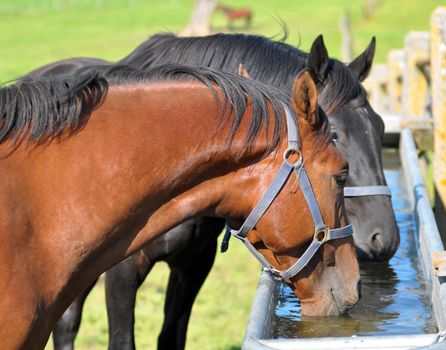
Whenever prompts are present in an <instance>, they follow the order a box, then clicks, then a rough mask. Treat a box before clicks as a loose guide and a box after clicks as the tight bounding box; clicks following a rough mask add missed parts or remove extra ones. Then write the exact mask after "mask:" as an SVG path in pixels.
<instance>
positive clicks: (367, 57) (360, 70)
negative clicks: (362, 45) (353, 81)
mask: <svg viewBox="0 0 446 350" xmlns="http://www.w3.org/2000/svg"><path fill="white" fill-rule="evenodd" d="M375 47H376V39H375V37H373V38H372V40H371V41H370V44H369V46H367V48H366V49H365V51H364V52H363V53H362V54H360V55H359V56H358V57H356V58H355V59H354V60H353V61H352V62H351V63H350V64H349V65H348V68H350V70H351V72H352V73H353V75H354V76H355V77H356V78H358V80H359V81H364V79H365V78H367V76H368V75H369V73H370V69H371V68H372V62H373V57H374V56H375Z"/></svg>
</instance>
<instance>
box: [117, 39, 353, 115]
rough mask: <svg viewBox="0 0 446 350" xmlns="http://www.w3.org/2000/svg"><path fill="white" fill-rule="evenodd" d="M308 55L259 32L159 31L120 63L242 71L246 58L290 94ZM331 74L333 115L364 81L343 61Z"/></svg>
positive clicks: (326, 103)
mask: <svg viewBox="0 0 446 350" xmlns="http://www.w3.org/2000/svg"><path fill="white" fill-rule="evenodd" d="M307 58H308V54H307V53H305V52H303V51H301V50H299V49H297V48H294V47H292V46H290V45H288V44H285V43H284V42H282V41H271V40H269V39H267V38H265V37H262V36H256V35H246V34H215V35H211V36H205V37H188V38H178V37H176V36H175V35H173V34H159V35H155V36H153V37H151V38H149V39H148V40H147V41H145V42H143V43H142V44H141V45H140V46H138V47H137V48H136V49H135V50H134V51H133V52H132V53H130V54H129V55H128V56H127V57H125V58H123V59H121V60H120V61H118V63H119V64H126V65H130V66H133V67H138V68H148V67H154V66H156V65H160V64H165V63H180V62H181V63H182V64H187V65H192V66H206V67H210V68H213V69H217V70H223V71H226V72H231V73H235V72H237V69H238V65H239V64H240V63H243V64H244V65H245V67H246V68H247V70H248V72H249V74H250V75H251V77H252V78H254V79H255V80H258V81H260V82H262V83H264V84H267V85H271V86H274V87H276V88H278V89H280V90H282V91H286V92H287V93H289V92H290V91H291V89H292V86H293V82H294V78H295V77H296V75H297V74H298V73H299V72H300V71H301V70H302V69H304V68H305V67H306V66H307ZM327 74H328V75H327V77H326V79H325V80H324V82H323V86H322V85H319V86H318V88H319V92H320V96H319V104H320V106H321V107H322V108H323V109H324V111H325V112H326V113H327V114H329V115H330V114H333V113H335V112H336V110H337V109H338V108H340V107H342V106H343V105H344V104H345V103H347V102H348V101H350V100H352V99H354V98H356V97H358V96H359V95H360V94H361V86H360V84H359V82H358V80H357V79H356V78H355V77H354V76H353V75H352V73H351V72H350V70H349V69H348V67H346V66H345V65H344V64H343V63H342V62H340V61H338V60H335V59H330V60H329V68H328V72H327ZM332 91H334V93H331V92H332Z"/></svg>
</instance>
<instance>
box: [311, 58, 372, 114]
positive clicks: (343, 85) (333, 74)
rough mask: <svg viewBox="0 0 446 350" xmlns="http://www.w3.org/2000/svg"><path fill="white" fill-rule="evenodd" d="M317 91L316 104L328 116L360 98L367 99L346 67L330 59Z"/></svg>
mask: <svg viewBox="0 0 446 350" xmlns="http://www.w3.org/2000/svg"><path fill="white" fill-rule="evenodd" d="M319 91H320V94H319V100H318V102H319V104H320V106H321V107H322V108H323V109H324V111H325V113H326V114H327V115H328V116H332V115H333V114H335V113H336V112H337V111H338V110H339V109H340V108H342V107H344V106H345V105H347V104H348V103H349V102H351V101H353V100H355V99H357V98H358V97H360V96H362V97H363V98H364V99H366V98H367V97H366V94H365V92H364V90H363V88H362V86H361V84H360V82H359V81H358V80H357V79H356V78H355V77H354V76H353V74H352V73H351V72H350V70H349V69H348V67H347V66H346V65H345V64H343V63H342V62H340V61H338V60H335V59H330V61H329V69H328V72H327V76H326V78H325V79H324V82H323V86H322V88H320V90H319ZM364 102H365V101H364Z"/></svg>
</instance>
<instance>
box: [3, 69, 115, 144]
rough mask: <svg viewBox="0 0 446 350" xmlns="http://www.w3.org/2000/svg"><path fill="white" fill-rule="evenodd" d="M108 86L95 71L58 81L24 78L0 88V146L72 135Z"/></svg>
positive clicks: (82, 123)
mask: <svg viewBox="0 0 446 350" xmlns="http://www.w3.org/2000/svg"><path fill="white" fill-rule="evenodd" d="M107 87H108V84H107V82H106V81H105V79H104V78H101V77H100V76H99V74H98V73H97V72H90V73H89V74H81V75H73V77H69V78H68V77H67V78H60V79H51V80H50V79H39V80H32V79H24V80H19V81H17V82H16V83H15V84H13V85H10V86H6V87H2V88H0V143H2V142H4V141H6V140H9V139H12V140H14V142H20V141H22V140H25V139H26V140H29V141H37V142H39V141H42V140H45V139H48V138H52V137H55V136H58V135H60V134H61V133H62V132H63V131H64V130H67V129H68V130H70V131H71V132H75V131H76V130H79V129H80V128H81V127H82V126H83V125H84V124H85V122H86V120H87V118H88V116H89V115H90V114H91V112H92V111H93V110H94V109H95V108H96V107H97V106H98V105H99V104H100V103H101V101H102V98H103V96H104V95H105V94H106V92H107Z"/></svg>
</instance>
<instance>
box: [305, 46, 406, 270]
mask: <svg viewBox="0 0 446 350" xmlns="http://www.w3.org/2000/svg"><path fill="white" fill-rule="evenodd" d="M374 53H375V38H373V39H372V41H371V42H370V44H369V46H368V47H367V49H366V50H365V51H364V52H363V53H362V54H360V55H359V56H358V57H357V58H356V59H354V60H353V61H352V62H351V63H350V64H349V65H348V66H347V67H348V68H347V69H346V67H345V65H343V64H342V63H341V62H339V61H336V60H333V59H329V58H328V53H327V50H326V48H325V46H324V43H323V40H322V37H319V38H317V39H316V41H315V42H314V43H313V47H312V48H311V52H310V54H309V56H308V64H309V66H310V67H311V68H312V70H313V72H314V76H315V79H317V80H318V81H319V82H320V84H321V85H322V86H321V95H320V100H319V103H320V104H321V107H322V108H323V109H324V110H325V112H326V113H327V115H328V116H329V121H330V127H331V131H332V138H333V141H334V142H335V144H336V145H337V147H338V148H339V149H340V151H341V152H342V153H343V154H344V155H345V156H346V157H347V159H348V161H349V166H350V175H349V177H348V180H347V183H346V186H348V187H359V186H376V185H378V186H386V185H387V184H386V179H385V178H384V172H383V165H382V159H381V145H382V140H383V136H384V123H383V121H382V119H381V117H380V116H379V115H378V114H377V113H376V112H375V111H374V110H373V108H372V107H371V106H370V104H369V102H368V100H367V94H366V92H365V90H364V89H363V87H362V86H361V83H360V82H361V81H363V80H364V79H365V78H366V77H367V75H368V73H369V71H370V68H371V66H372V61H373V56H374ZM339 92H341V94H339ZM345 207H346V210H347V214H348V219H349V221H350V223H351V224H352V225H353V228H354V237H355V244H356V247H357V251H358V257H359V258H360V260H374V261H376V260H388V259H390V258H391V257H392V256H393V254H394V253H395V251H396V249H397V248H398V245H399V240H400V238H399V231H398V226H397V223H396V219H395V214H394V212H393V208H392V203H391V198H390V196H386V195H366V196H359V197H352V198H346V199H345Z"/></svg>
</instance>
